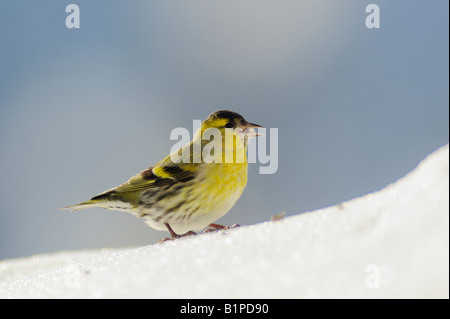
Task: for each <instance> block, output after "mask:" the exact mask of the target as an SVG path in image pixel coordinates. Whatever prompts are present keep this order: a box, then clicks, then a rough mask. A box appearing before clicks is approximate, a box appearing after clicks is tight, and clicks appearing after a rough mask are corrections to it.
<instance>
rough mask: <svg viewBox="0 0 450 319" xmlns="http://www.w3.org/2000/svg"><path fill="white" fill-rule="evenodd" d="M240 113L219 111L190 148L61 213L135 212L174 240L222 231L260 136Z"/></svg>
mask: <svg viewBox="0 0 450 319" xmlns="http://www.w3.org/2000/svg"><path fill="white" fill-rule="evenodd" d="M255 128H262V126H261V125H258V124H254V123H249V122H247V121H246V120H245V119H244V117H242V116H241V115H240V114H238V113H236V112H234V111H230V110H218V111H215V112H213V113H212V114H210V115H209V116H208V117H207V118H206V119H205V120H204V121H202V123H201V126H200V128H199V129H198V130H197V132H196V133H195V134H194V136H193V138H192V140H191V141H190V143H187V144H186V145H184V146H182V147H181V148H179V149H178V150H177V151H174V152H172V153H170V154H169V155H168V156H166V157H165V158H164V159H162V160H161V161H159V162H158V163H156V164H155V165H154V166H151V167H149V168H147V169H145V170H143V171H141V172H140V173H138V174H136V175H134V176H133V177H131V178H130V179H129V180H127V181H126V182H125V183H123V184H120V185H119V186H117V187H114V188H112V189H109V190H107V191H104V192H102V193H100V194H98V195H96V196H94V197H92V198H91V199H90V200H88V201H85V202H81V203H79V204H75V205H70V206H66V207H63V208H61V209H70V210H71V211H78V210H83V209H87V208H93V207H100V208H105V209H109V210H117V211H123V212H127V213H131V214H133V215H134V216H136V217H138V218H142V219H143V220H144V222H145V223H146V224H147V225H148V226H150V227H152V228H154V229H157V230H166V231H168V232H169V234H170V236H171V237H170V238H166V239H165V240H170V239H177V238H180V237H184V236H189V235H196V234H197V233H196V231H199V230H202V229H204V228H206V227H211V229H208V230H210V231H212V230H218V229H226V228H230V227H233V226H223V225H220V224H216V223H215V221H216V220H217V219H219V218H221V217H222V216H224V215H225V214H226V213H227V212H228V211H229V210H230V209H231V208H232V207H233V206H234V204H235V203H236V202H237V200H238V199H239V198H240V197H241V195H242V192H243V191H244V188H245V187H246V185H247V178H248V177H247V175H248V163H247V155H246V151H247V146H248V140H249V139H251V138H254V137H257V136H259V135H262V134H260V133H257V131H256V130H255Z"/></svg>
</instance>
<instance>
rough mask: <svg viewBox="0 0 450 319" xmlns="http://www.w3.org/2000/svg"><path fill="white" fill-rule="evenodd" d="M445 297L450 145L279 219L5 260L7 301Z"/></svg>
mask: <svg viewBox="0 0 450 319" xmlns="http://www.w3.org/2000/svg"><path fill="white" fill-rule="evenodd" d="M17 297H19V298H73V297H74V298H114V297H117V298H316V297H318V298H349V297H356V298H448V297H449V147H448V145H446V146H444V147H442V148H440V149H439V150H437V151H436V152H434V153H433V154H432V155H430V156H428V157H427V158H426V159H425V160H424V161H423V162H422V163H421V164H420V165H419V166H418V167H417V168H416V169H415V170H414V171H412V172H411V173H410V174H408V175H407V176H405V177H404V178H402V179H400V180H399V181H397V182H396V183H394V184H392V185H389V186H387V187H386V188H384V189H383V190H380V191H378V192H375V193H372V194H368V195H366V196H363V197H360V198H356V199H354V200H351V201H348V202H344V203H341V204H339V205H336V206H334V207H329V208H325V209H320V210H317V211H313V212H309V213H305V214H301V215H297V216H292V217H288V218H284V219H282V220H280V221H276V222H265V223H261V224H258V225H253V226H246V227H241V228H237V229H233V230H229V231H225V232H219V233H208V234H204V235H201V236H194V237H188V238H184V239H181V240H177V241H173V242H166V243H163V244H154V245H150V246H146V247H139V248H127V249H102V250H99V251H67V252H59V253H55V254H49V255H37V256H32V257H29V258H23V259H15V260H5V261H2V262H0V298H17Z"/></svg>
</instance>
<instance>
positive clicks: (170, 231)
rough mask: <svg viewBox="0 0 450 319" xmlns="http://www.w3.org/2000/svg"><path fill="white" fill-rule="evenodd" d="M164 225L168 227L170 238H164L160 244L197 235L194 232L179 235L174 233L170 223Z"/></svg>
mask: <svg viewBox="0 0 450 319" xmlns="http://www.w3.org/2000/svg"><path fill="white" fill-rule="evenodd" d="M164 225H166V227H167V230H168V231H169V233H170V238H169V237H167V238H163V239H161V240H160V242H165V241H168V240H174V239H177V238H181V237H185V236H191V235H197V234H196V233H195V232H193V231H188V232H187V233H186V234H183V235H178V234H177V233H176V232H174V231H173V229H172V227H170V225H169V224H168V223H164Z"/></svg>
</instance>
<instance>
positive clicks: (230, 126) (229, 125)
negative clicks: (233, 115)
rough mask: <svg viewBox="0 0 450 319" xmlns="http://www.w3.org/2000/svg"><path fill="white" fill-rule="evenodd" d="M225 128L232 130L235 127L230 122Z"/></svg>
mask: <svg viewBox="0 0 450 319" xmlns="http://www.w3.org/2000/svg"><path fill="white" fill-rule="evenodd" d="M225 127H226V128H232V127H233V124H231V123H230V122H228V123H227V124H225Z"/></svg>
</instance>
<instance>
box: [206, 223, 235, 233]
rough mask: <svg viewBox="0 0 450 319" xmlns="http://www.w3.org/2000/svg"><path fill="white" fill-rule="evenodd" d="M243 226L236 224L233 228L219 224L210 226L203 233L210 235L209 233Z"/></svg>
mask: <svg viewBox="0 0 450 319" xmlns="http://www.w3.org/2000/svg"><path fill="white" fill-rule="evenodd" d="M240 226H241V225H238V224H234V225H231V226H223V225H219V224H209V225H208V227H211V228H208V229H205V230H204V231H203V232H204V233H209V232H213V231H218V230H222V229H231V228H236V227H240Z"/></svg>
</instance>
